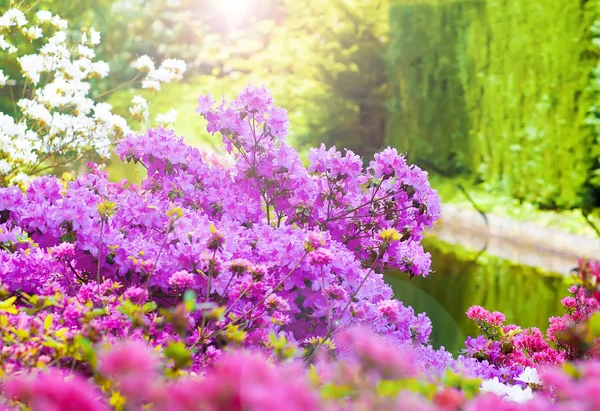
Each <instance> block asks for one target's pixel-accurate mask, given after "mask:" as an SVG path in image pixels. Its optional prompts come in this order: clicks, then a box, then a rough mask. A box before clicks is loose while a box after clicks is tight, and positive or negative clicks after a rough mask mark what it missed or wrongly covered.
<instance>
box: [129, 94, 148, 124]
mask: <svg viewBox="0 0 600 411" xmlns="http://www.w3.org/2000/svg"><path fill="white" fill-rule="evenodd" d="M131 104H132V106H131V107H129V113H130V114H131V116H132V117H133V118H134V119H135V120H138V121H148V117H149V115H150V113H148V102H147V101H146V99H145V98H143V97H142V96H134V97H133V99H132V100H131Z"/></svg>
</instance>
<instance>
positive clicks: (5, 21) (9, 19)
mask: <svg viewBox="0 0 600 411" xmlns="http://www.w3.org/2000/svg"><path fill="white" fill-rule="evenodd" d="M26 24H27V18H26V17H25V14H23V12H22V11H21V10H19V9H10V10H8V11H7V12H6V13H4V14H3V15H2V16H0V27H12V26H19V27H21V26H24V25H26Z"/></svg>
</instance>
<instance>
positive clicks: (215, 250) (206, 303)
mask: <svg viewBox="0 0 600 411" xmlns="http://www.w3.org/2000/svg"><path fill="white" fill-rule="evenodd" d="M216 255H217V249H214V250H213V255H212V259H213V263H214V261H215V257H216ZM214 271H215V269H214V264H213V265H212V266H211V267H210V270H208V279H207V280H206V296H205V297H204V304H205V305H206V306H208V299H209V297H210V287H211V286H212V278H213V276H214V274H215V273H214ZM204 327H206V310H204V311H202V324H201V326H200V337H198V341H203V340H204Z"/></svg>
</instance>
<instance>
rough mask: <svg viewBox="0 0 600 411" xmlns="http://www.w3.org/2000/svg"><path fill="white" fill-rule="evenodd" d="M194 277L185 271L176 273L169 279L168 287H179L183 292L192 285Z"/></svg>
mask: <svg viewBox="0 0 600 411" xmlns="http://www.w3.org/2000/svg"><path fill="white" fill-rule="evenodd" d="M194 280H195V277H194V275H193V274H191V273H188V272H187V271H185V270H182V271H177V272H176V273H175V274H173V275H172V276H171V277H170V278H169V285H170V286H172V287H179V288H180V289H182V290H184V289H186V288H190V287H191V286H192V285H193V284H194Z"/></svg>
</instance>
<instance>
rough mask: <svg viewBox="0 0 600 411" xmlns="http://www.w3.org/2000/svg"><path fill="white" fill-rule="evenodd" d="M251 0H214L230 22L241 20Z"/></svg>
mask: <svg viewBox="0 0 600 411" xmlns="http://www.w3.org/2000/svg"><path fill="white" fill-rule="evenodd" d="M251 1H252V0H216V3H217V4H218V5H219V7H220V8H221V10H222V11H223V14H224V15H225V16H226V18H227V19H228V20H229V21H230V22H232V23H239V22H241V21H242V20H243V19H244V17H245V16H246V15H247V13H248V11H249V9H250V3H251Z"/></svg>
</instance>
